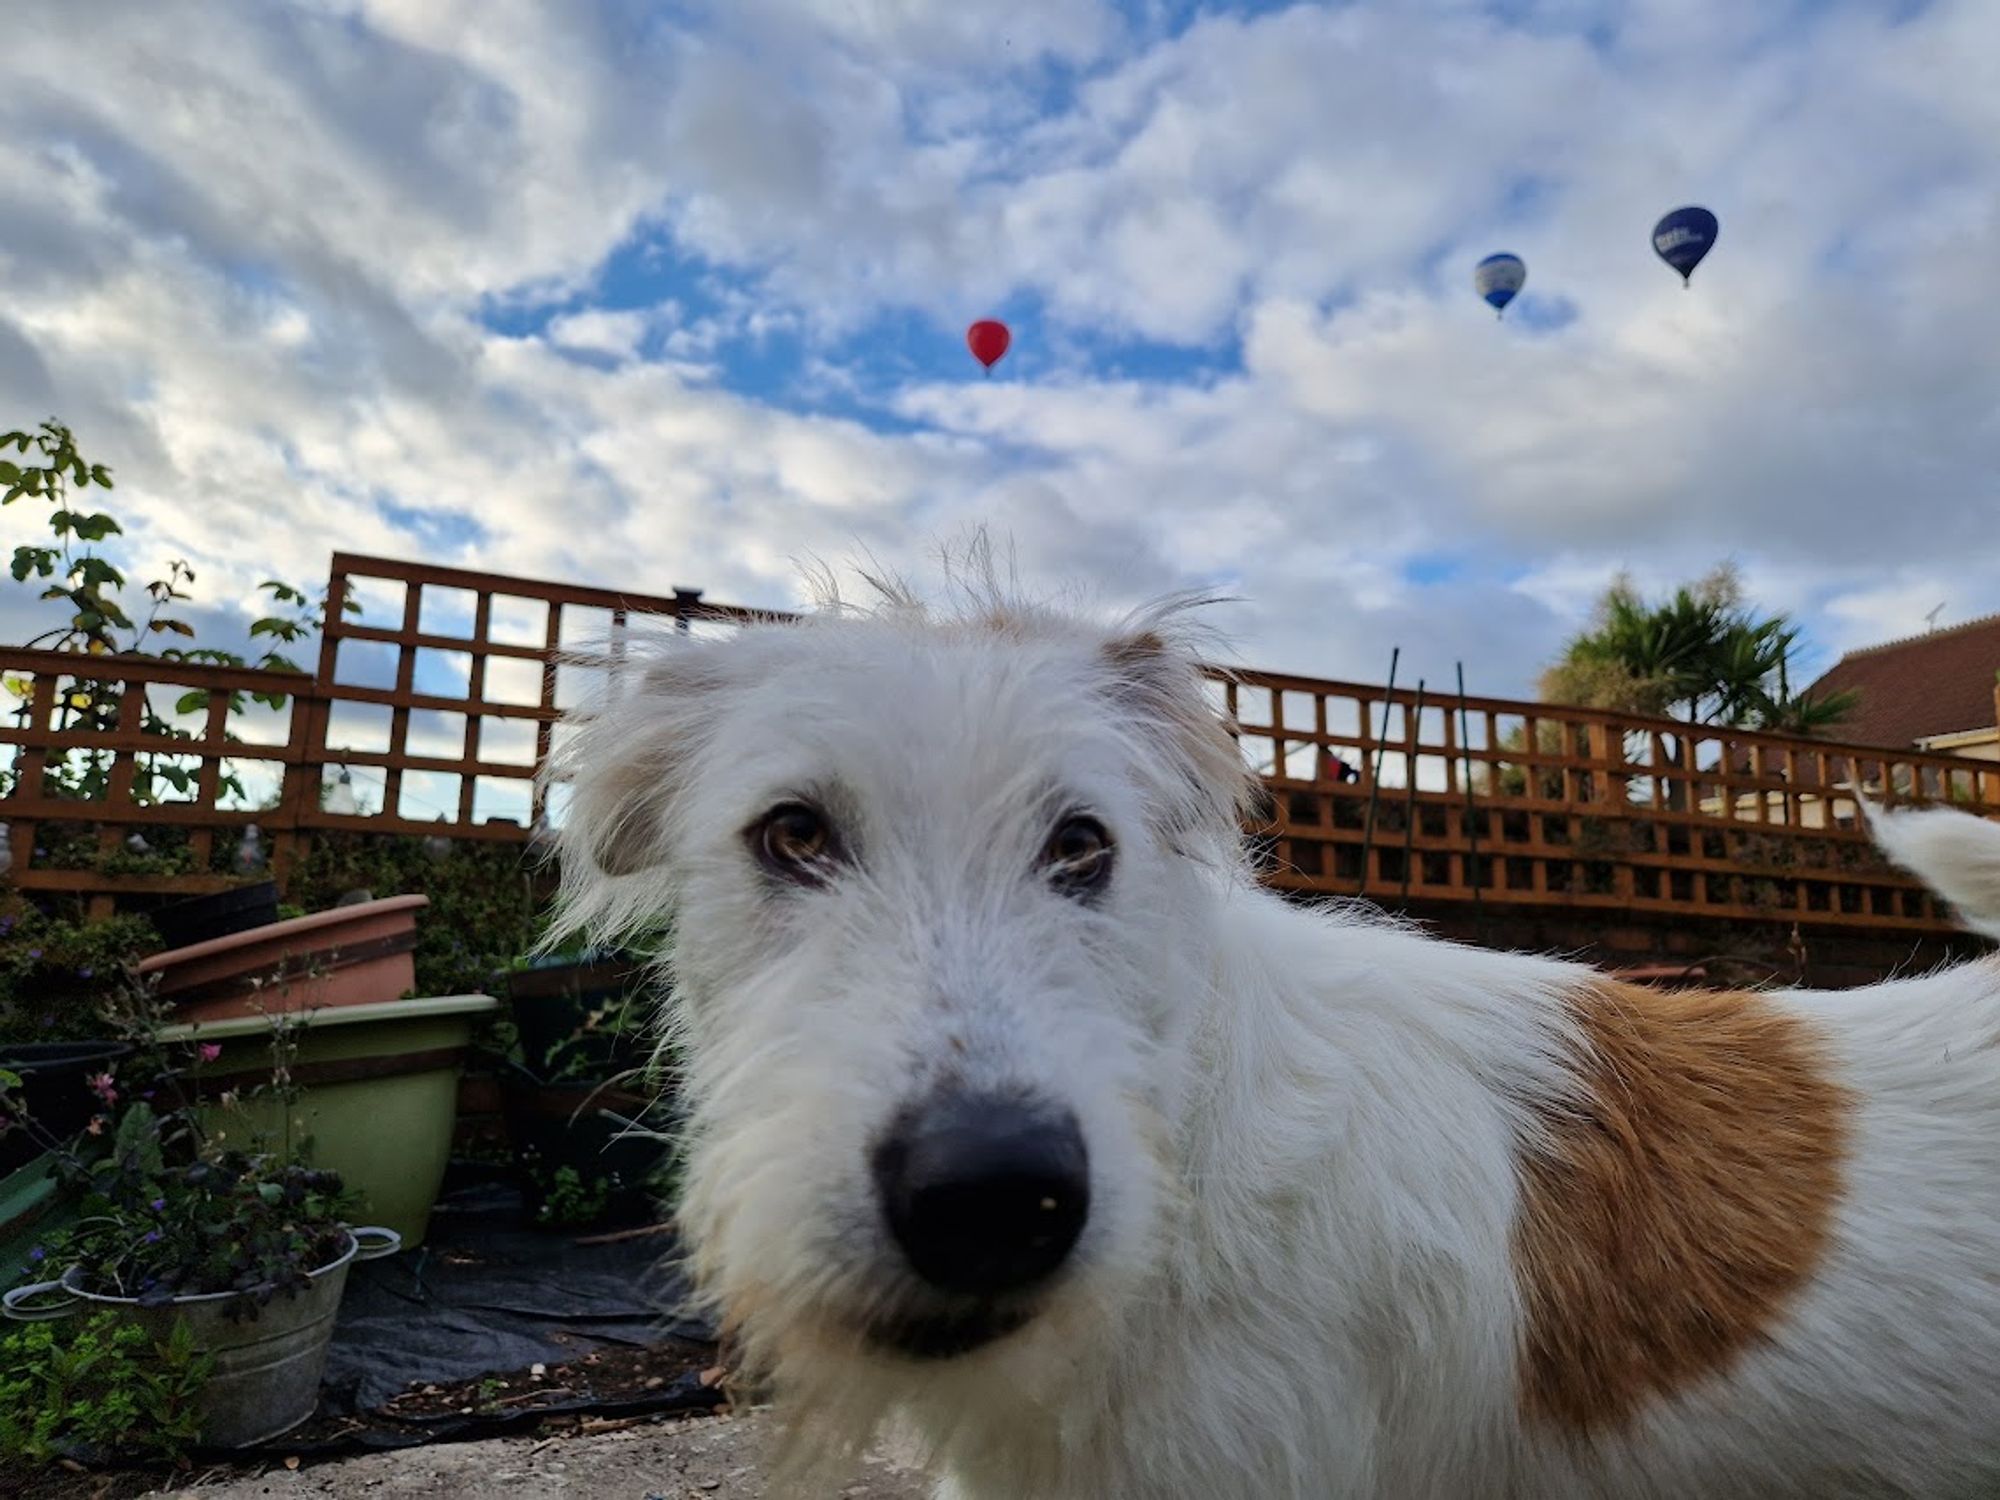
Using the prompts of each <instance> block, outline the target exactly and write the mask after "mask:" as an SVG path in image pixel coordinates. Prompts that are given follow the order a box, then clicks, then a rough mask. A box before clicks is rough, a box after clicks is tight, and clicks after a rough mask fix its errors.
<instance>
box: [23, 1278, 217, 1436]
mask: <svg viewBox="0 0 2000 1500" xmlns="http://www.w3.org/2000/svg"><path fill="white" fill-rule="evenodd" d="M214 1363H215V1361H214V1358H213V1356H211V1355H208V1354H206V1353H204V1352H202V1351H201V1350H199V1349H197V1348H196V1347H195V1343H194V1338H193V1336H192V1335H191V1334H190V1332H189V1331H188V1325H187V1322H186V1320H185V1319H176V1320H175V1322H174V1327H173V1332H172V1333H171V1334H170V1335H169V1336H168V1337H167V1338H166V1339H165V1340H157V1339H154V1338H152V1337H151V1336H150V1335H148V1334H147V1332H146V1331H145V1330H144V1329H142V1328H140V1327H139V1326H138V1325H137V1324H135V1323H132V1322H130V1321H128V1320H126V1319H124V1318H121V1317H119V1316H118V1315H117V1314H116V1313H114V1312H109V1311H106V1312H101V1313H98V1314H96V1315H95V1316H93V1317H91V1318H89V1319H86V1320H83V1321H81V1322H78V1323H75V1324H61V1325H58V1324H55V1323H30V1324H26V1325H23V1326H21V1327H18V1328H16V1329H14V1330H13V1331H11V1332H9V1333H8V1334H7V1335H6V1336H5V1337H4V1338H0V1455H4V1456H6V1457H9V1458H18V1459H25V1460H27V1461H28V1462H30V1463H37V1464H39V1463H47V1462H49V1461H50V1460H52V1459H56V1458H61V1457H65V1456H67V1455H69V1454H70V1453H72V1452H76V1451H86V1452H88V1451H91V1450H98V1451H111V1452H121V1453H128V1452H139V1453H150V1454H153V1455H155V1456H158V1457H161V1458H176V1457H179V1456H180V1455H181V1454H182V1453H183V1452H185V1451H186V1450H187V1449H188V1448H189V1447H191V1446H192V1445H193V1444H194V1441H195V1439H196V1437H197V1435H198V1434H199V1431H200V1425H201V1418H200V1413H199V1412H198V1410H197V1409H196V1405H195V1401H196V1398H197V1397H198V1396H199V1395H200V1393H201V1389H202V1386H203V1385H204V1384H205V1383H206V1382H207V1380H208V1377H209V1374H210V1372H211V1370H212V1369H213V1366H214Z"/></svg>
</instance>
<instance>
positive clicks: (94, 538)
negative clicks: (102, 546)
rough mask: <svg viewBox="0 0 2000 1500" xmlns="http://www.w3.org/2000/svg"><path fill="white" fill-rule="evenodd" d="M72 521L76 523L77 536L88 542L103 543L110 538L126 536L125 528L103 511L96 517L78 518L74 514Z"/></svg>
mask: <svg viewBox="0 0 2000 1500" xmlns="http://www.w3.org/2000/svg"><path fill="white" fill-rule="evenodd" d="M71 520H72V521H73V522H74V523H75V527H76V534H77V535H78V536H80V537H82V538H83V539H84V540H85V541H86V542H101V541H103V540H104V539H105V538H106V537H108V536H123V535H124V534H125V528H124V527H123V526H120V525H119V524H118V523H117V521H115V520H113V519H112V518H111V517H110V516H107V515H105V514H104V513H103V512H102V511H99V512H98V513H97V514H96V515H94V516H77V515H75V514H74V513H72V515H71Z"/></svg>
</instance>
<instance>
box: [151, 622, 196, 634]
mask: <svg viewBox="0 0 2000 1500" xmlns="http://www.w3.org/2000/svg"><path fill="white" fill-rule="evenodd" d="M151 629H153V630H155V631H161V630H171V631H172V632H173V633H174V634H175V635H184V636H187V637H189V638H190V639H192V638H193V636H194V626H192V625H190V624H188V622H187V621H186V620H155V621H153V622H152V625H151Z"/></svg>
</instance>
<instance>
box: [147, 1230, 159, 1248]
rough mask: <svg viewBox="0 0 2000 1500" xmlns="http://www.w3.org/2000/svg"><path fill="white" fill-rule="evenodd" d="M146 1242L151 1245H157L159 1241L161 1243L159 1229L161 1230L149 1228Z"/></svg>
mask: <svg viewBox="0 0 2000 1500" xmlns="http://www.w3.org/2000/svg"><path fill="white" fill-rule="evenodd" d="M146 1243H147V1244H149V1245H157V1244H159V1243H160V1231H159V1230H157V1229H149V1230H147V1231H146Z"/></svg>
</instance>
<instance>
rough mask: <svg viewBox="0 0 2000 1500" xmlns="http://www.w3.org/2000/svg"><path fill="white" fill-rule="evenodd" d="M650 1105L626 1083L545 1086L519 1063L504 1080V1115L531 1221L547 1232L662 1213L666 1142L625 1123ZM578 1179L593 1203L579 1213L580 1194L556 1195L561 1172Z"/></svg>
mask: <svg viewBox="0 0 2000 1500" xmlns="http://www.w3.org/2000/svg"><path fill="white" fill-rule="evenodd" d="M648 1103H649V1099H648V1097H647V1096H645V1095H643V1094H640V1093H637V1092H634V1091H633V1090H630V1089H627V1088H625V1087H622V1086H620V1085H615V1084H604V1083H599V1082H595V1081H587V1080H586V1081H575V1080H569V1079H565V1080H563V1081H562V1082H560V1083H544V1082H543V1081H542V1080H541V1079H539V1078H537V1077H536V1076H535V1075H534V1074H532V1073H530V1072H529V1071H528V1070H527V1069H525V1068H523V1067H521V1066H520V1065H519V1064H518V1063H512V1062H510V1063H508V1064H507V1065H506V1067H505V1068H504V1069H503V1070H502V1071H501V1074H500V1110H501V1114H502V1117H503V1118H504V1119H505V1120H506V1122H507V1139H508V1144H509V1145H510V1146H511V1147H512V1148H513V1153H514V1168H515V1174H516V1177H517V1178H518V1180H519V1182H520V1186H521V1198H522V1202H523V1204H524V1205H525V1206H526V1208H527V1211H528V1216H529V1218H530V1219H532V1220H533V1221H534V1222H535V1223H537V1224H539V1225H541V1226H542V1227H544V1228H548V1229H556V1230H565V1229H566V1230H575V1229H580V1228H584V1227H587V1226H599V1225H607V1224H631V1223H638V1222H643V1221H644V1220H645V1219H646V1218H648V1217H649V1216H651V1215H654V1214H656V1213H658V1212H660V1211H661V1210H660V1206H659V1203H658V1202H657V1200H656V1198H655V1192H656V1182H657V1177H658V1174H659V1171H660V1168H661V1167H662V1166H663V1165H664V1164H665V1162H666V1159H667V1155H668V1152H669V1150H670V1149H671V1148H670V1147H669V1145H668V1143H667V1142H665V1141H661V1140H656V1139H653V1138H651V1137H649V1136H642V1135H633V1134H630V1133H628V1132H627V1129H626V1126H625V1125H623V1124H622V1123H620V1120H613V1119H607V1118H606V1117H605V1115H604V1114H603V1113H601V1111H605V1110H608V1111H610V1112H611V1113H612V1114H614V1115H617V1116H619V1117H620V1118H621V1119H622V1120H640V1119H643V1118H645V1117H646V1115H647V1112H648V1111H647V1106H648ZM565 1167H567V1168H570V1169H571V1170H572V1171H574V1173H575V1174H576V1187H577V1188H579V1189H580V1190H581V1192H582V1194H583V1196H584V1198H585V1199H586V1200H587V1203H585V1204H584V1205H583V1209H584V1211H582V1212H578V1207H579V1205H578V1202H577V1200H576V1198H575V1196H574V1193H573V1194H572V1195H571V1197H570V1198H569V1199H568V1200H567V1201H565V1199H564V1198H563V1196H562V1194H561V1193H560V1191H559V1190H558V1189H557V1186H556V1184H557V1182H558V1181H559V1179H558V1176H557V1174H558V1173H560V1172H561V1171H562V1169H563V1168H565Z"/></svg>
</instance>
